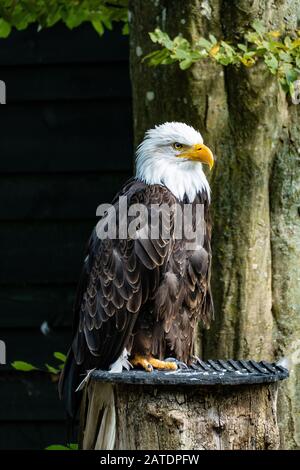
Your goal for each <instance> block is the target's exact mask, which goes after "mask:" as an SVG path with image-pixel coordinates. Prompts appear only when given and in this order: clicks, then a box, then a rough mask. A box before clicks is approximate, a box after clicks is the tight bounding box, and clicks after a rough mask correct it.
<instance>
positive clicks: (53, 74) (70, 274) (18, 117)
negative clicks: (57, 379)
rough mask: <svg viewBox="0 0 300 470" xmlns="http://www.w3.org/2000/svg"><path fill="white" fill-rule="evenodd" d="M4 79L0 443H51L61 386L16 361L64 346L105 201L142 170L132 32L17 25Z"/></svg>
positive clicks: (2, 49) (2, 69) (61, 436)
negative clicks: (137, 160)
mask: <svg viewBox="0 0 300 470" xmlns="http://www.w3.org/2000/svg"><path fill="white" fill-rule="evenodd" d="M0 80H4V81H5V83H6V89H7V104H6V105H5V107H2V108H0V339H2V340H4V341H5V342H6V348H7V365H5V366H0V449H14V448H19V449H26V448H29V449H43V448H44V447H45V446H46V445H49V444H52V443H63V442H64V440H65V436H66V429H65V423H64V412H63V409H62V406H61V403H60V402H59V400H58V397H57V390H56V384H54V383H52V382H51V380H50V378H49V376H48V375H46V374H42V373H27V374H26V373H17V372H15V371H13V370H12V369H11V367H10V363H11V362H12V361H14V360H23V361H28V362H32V363H34V364H36V365H38V366H42V365H43V364H44V363H46V362H47V363H50V364H54V363H55V359H53V357H52V354H53V352H54V351H62V352H66V350H67V347H68V345H69V342H70V331H71V318H72V305H73V301H74V295H75V290H76V283H77V280H78V277H79V273H80V269H81V265H82V261H83V256H84V250H85V245H86V242H87V239H88V237H89V235H90V232H91V230H92V228H93V226H94V225H95V222H96V216H95V214H96V208H97V206H98V205H99V204H101V203H102V202H109V201H110V200H111V199H112V197H113V196H114V194H115V192H116V191H117V190H118V188H119V187H120V185H121V184H122V183H123V182H124V181H126V179H127V178H128V177H129V176H130V175H131V174H132V161H133V159H132V116H131V89H130V80H129V67H128V38H127V37H125V36H122V34H121V32H120V31H118V30H116V31H114V32H107V33H105V35H104V36H103V38H99V36H98V35H97V33H95V32H94V31H93V29H92V28H91V27H90V26H89V25H83V26H81V27H80V28H78V29H75V30H73V31H69V30H68V29H67V28H65V27H64V26H63V25H57V26H55V27H54V28H52V29H49V30H45V31H41V32H37V28H36V26H32V27H30V28H29V29H28V30H26V31H22V32H16V31H15V32H13V34H12V35H11V36H10V37H9V38H8V39H5V40H0ZM44 322H47V324H48V325H49V328H50V333H49V334H48V335H46V336H45V335H44V334H42V332H41V329H40V327H41V325H42V324H43V323H44Z"/></svg>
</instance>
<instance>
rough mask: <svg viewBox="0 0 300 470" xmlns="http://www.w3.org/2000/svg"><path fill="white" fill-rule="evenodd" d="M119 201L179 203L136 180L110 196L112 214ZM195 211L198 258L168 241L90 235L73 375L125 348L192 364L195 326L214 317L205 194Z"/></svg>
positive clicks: (159, 189)
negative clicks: (200, 224) (200, 214)
mask: <svg viewBox="0 0 300 470" xmlns="http://www.w3.org/2000/svg"><path fill="white" fill-rule="evenodd" d="M120 195H123V196H125V195H126V196H127V198H128V205H131V204H133V203H137V202H139V203H142V204H145V205H146V206H147V207H149V206H150V204H159V205H160V206H161V205H162V204H166V205H167V206H168V207H173V206H174V204H175V203H179V201H177V200H176V198H175V197H174V195H173V194H172V193H171V192H170V191H169V190H168V189H167V188H166V187H164V186H161V185H146V184H144V183H142V182H140V181H137V180H135V179H132V180H130V181H129V182H128V183H127V184H126V185H125V186H124V187H123V188H122V190H121V191H120V193H119V194H118V195H117V196H116V198H115V199H114V201H113V203H114V204H115V205H116V207H117V203H118V197H119V196H120ZM197 203H203V204H204V216H205V231H204V246H203V248H204V250H203V249H202V250H198V251H197V250H196V251H189V250H187V248H186V240H185V239H183V240H175V239H174V237H173V238H172V237H171V238H170V239H162V238H159V239H157V240H153V239H150V238H148V239H137V240H132V239H127V240H118V239H115V240H108V239H107V240H100V239H99V238H98V237H97V234H96V230H94V231H93V233H92V236H91V238H90V240H89V244H88V248H87V260H86V262H85V264H84V268H83V272H82V275H81V280H80V283H79V287H78V293H77V298H76V303H75V322H74V336H73V342H72V347H71V351H70V353H69V356H71V357H72V360H73V358H74V360H75V365H74V364H73V368H74V367H75V369H76V370H80V371H86V370H87V369H90V368H93V367H97V368H103V369H106V368H108V367H109V365H110V364H112V363H113V362H114V361H115V360H116V359H117V358H118V357H119V356H120V354H121V352H122V351H123V349H124V348H125V347H126V348H127V350H128V351H129V352H131V354H135V353H141V354H152V355H154V356H155V357H157V358H159V359H162V358H164V357H170V356H173V357H175V358H177V359H179V360H181V361H185V362H187V361H188V360H189V359H190V357H191V355H192V353H193V345H194V332H195V327H196V322H197V320H198V319H200V320H202V321H203V323H204V324H206V325H207V324H209V322H210V319H211V318H212V315H213V306H212V298H211V292H210V265H211V249H210V232H211V226H210V221H209V213H208V205H209V204H208V200H207V197H206V193H204V194H198V195H197V197H196V199H195V201H194V202H193V205H194V206H195V205H196V204H197ZM171 214H172V216H171V218H170V220H171V221H170V226H171V233H172V230H174V219H175V215H174V212H171ZM119 217H120V216H119V214H118V213H117V222H118V220H119ZM128 222H130V218H129V219H128ZM74 360H73V362H74ZM69 361H70V359H69ZM62 382H63V380H62ZM62 388H63V386H62Z"/></svg>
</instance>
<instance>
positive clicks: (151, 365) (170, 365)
mask: <svg viewBox="0 0 300 470" xmlns="http://www.w3.org/2000/svg"><path fill="white" fill-rule="evenodd" d="M130 362H131V364H132V365H133V366H134V367H136V366H140V367H142V368H143V369H145V370H146V371H147V372H152V371H153V369H161V370H166V369H167V370H177V364H176V363H175V362H168V361H160V360H158V359H155V358H154V357H152V356H142V355H140V354H136V355H135V356H134V357H133V359H131V361H130Z"/></svg>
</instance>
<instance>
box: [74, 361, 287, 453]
mask: <svg viewBox="0 0 300 470" xmlns="http://www.w3.org/2000/svg"><path fill="white" fill-rule="evenodd" d="M287 376H288V372H287V370H286V369H284V368H283V367H281V366H278V365H276V364H269V363H266V362H264V361H262V362H260V363H256V362H254V361H232V360H231V361H208V362H203V361H200V363H199V367H198V368H197V370H194V369H187V370H179V371H177V372H162V371H159V372H158V371H155V372H152V373H148V372H143V371H129V372H122V373H117V374H115V373H110V372H107V371H94V372H93V374H91V379H90V381H89V383H88V385H87V386H86V389H85V392H84V397H83V401H82V407H81V417H80V431H79V441H80V447H81V448H82V449H100V448H102V449H106V450H110V449H112V448H114V449H118V450H121V449H122V450H125V449H126V450H196V449H197V450H202V449H203V450H213V449H214V450H217V449H224V450H229V449H255V450H260V449H277V448H278V446H279V431H278V426H277V417H276V399H277V383H276V382H278V380H282V379H284V378H286V377H287ZM104 422H105V424H103V423H104Z"/></svg>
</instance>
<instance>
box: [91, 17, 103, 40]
mask: <svg viewBox="0 0 300 470" xmlns="http://www.w3.org/2000/svg"><path fill="white" fill-rule="evenodd" d="M92 25H93V27H94V29H95V30H96V31H97V33H98V34H99V35H100V36H102V35H103V33H104V26H103V24H102V21H100V20H94V21H92Z"/></svg>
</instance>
